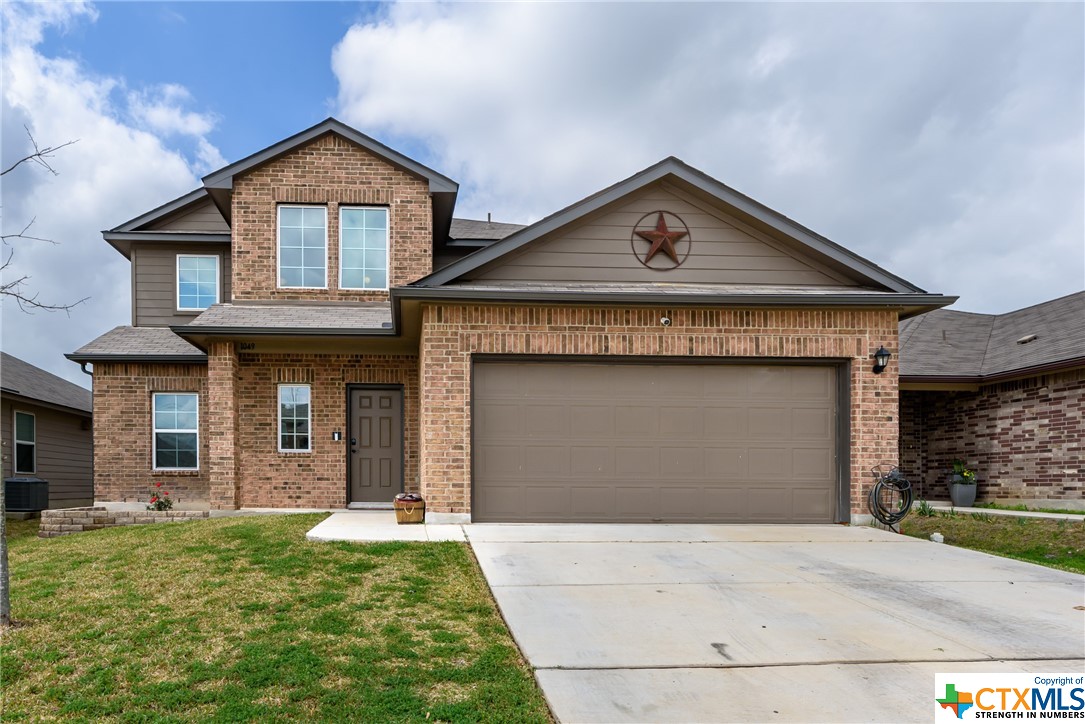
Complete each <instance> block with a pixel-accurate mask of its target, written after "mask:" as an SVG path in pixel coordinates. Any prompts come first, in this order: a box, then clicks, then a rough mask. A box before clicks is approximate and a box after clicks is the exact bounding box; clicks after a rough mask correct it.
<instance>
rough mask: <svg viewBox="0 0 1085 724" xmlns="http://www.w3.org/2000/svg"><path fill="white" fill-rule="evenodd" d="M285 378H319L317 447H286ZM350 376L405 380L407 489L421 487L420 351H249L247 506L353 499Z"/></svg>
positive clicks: (244, 411) (241, 457) (241, 470)
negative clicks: (282, 435) (336, 436)
mask: <svg viewBox="0 0 1085 724" xmlns="http://www.w3.org/2000/svg"><path fill="white" fill-rule="evenodd" d="M282 383H287V384H308V385H311V390H310V393H311V400H312V403H311V404H312V423H311V432H310V434H311V436H312V438H311V445H312V452H307V453H281V452H279V449H278V437H277V436H278V429H277V427H278V385H279V384H282ZM349 384H379V385H402V387H403V419H404V440H403V448H404V471H403V477H404V484H405V487H406V489H407V490H414V491H416V490H418V400H419V397H418V359H417V357H413V356H410V357H404V356H382V355H349V354H250V353H242V354H240V355H238V363H237V388H236V395H237V418H238V427H237V449H238V455H237V458H236V463H237V476H238V477H237V480H238V483H237V498H238V501H239V504H240V506H241V507H245V508H248V507H256V508H264V507H268V508H342V507H345V506H346V504H347V499H346V496H347V488H346V480H347V469H346V464H347V444H348V442H347V438H348V435H347V390H346V386H347V385H349ZM213 392H214V391H213ZM214 394H220V393H218V392H215V393H214ZM336 430H339V431H341V432H342V433H343V434H342V438H343V439H342V440H340V441H338V442H337V441H334V440H333V439H332V433H333V432H334V431H336ZM397 492H398V491H397ZM224 507H229V506H224Z"/></svg>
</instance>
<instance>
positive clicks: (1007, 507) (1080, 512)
mask: <svg viewBox="0 0 1085 724" xmlns="http://www.w3.org/2000/svg"><path fill="white" fill-rule="evenodd" d="M974 507H976V508H993V509H995V510H1020V511H1026V512H1029V513H1064V514H1068V515H1082V516H1085V510H1069V509H1067V508H1030V507H1028V506H1027V505H1024V504H1020V505H1001V504H1000V503H976V504H975V506H974Z"/></svg>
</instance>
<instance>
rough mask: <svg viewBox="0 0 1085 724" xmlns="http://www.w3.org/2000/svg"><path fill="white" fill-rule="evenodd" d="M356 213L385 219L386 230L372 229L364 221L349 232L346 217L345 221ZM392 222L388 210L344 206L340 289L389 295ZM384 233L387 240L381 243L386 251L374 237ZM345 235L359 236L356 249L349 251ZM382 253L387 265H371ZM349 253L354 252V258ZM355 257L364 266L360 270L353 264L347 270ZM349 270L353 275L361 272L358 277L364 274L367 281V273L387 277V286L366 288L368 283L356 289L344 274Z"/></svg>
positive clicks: (374, 207) (340, 250) (383, 263)
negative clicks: (351, 214)
mask: <svg viewBox="0 0 1085 724" xmlns="http://www.w3.org/2000/svg"><path fill="white" fill-rule="evenodd" d="M352 211H361V212H364V214H363V215H364V216H368V215H369V214H375V215H378V217H380V216H382V217H383V224H382V226H383V228H378V227H375V226H374V227H372V228H371V227H370V226H369V225H368V224H367V223H365V222H364V221H363V224H362V226H350V228H348V226H347V224H346V223H345V222H344V220H343V217H344V214H347V213H350V212H352ZM391 220H392V215H391V214H390V213H389V211H388V207H387V206H340V207H339V288H340V289H351V290H361V291H367V292H386V291H388V289H389V287H390V285H391V280H390V279H389V267H390V264H389V251H390V249H389V247H390V246H391V242H390V240H391V238H392V229H391ZM381 231H383V235H384V236H383V239H381V243H382V245H383V249H380V248H379V247H377V246H376V245H375V243H374V242H375V239H374V237H378V236H379V232H381ZM345 232H346V233H352V234H355V235H356V236H358V237H359V239H358V240H352V246H351V247H350V248H346V243H345V239H344V236H345ZM358 241H360V242H361V243H360V245H358ZM378 251H383V252H384V253H383V261H382V262H381V265H380V266H378V265H376V264H373V265H371V264H370V263H369V260H371V259H373V258H374V256H376V252H378ZM345 252H350V254H347V253H345ZM352 257H356V258H359V259H361V260H362V264H361V265H360V266H359V265H357V264H352V265H351V266H347V260H348V259H349V258H352ZM348 269H349V270H350V271H351V272H357V273H360V274H362V276H363V277H364V276H365V275H366V273H367V272H379V273H381V274H383V276H384V282H383V284H366V283H365V282H363V283H362V285H361V286H357V285H354V284H348V283H347V279H346V274H345V273H344V272H346V271H347V270H348Z"/></svg>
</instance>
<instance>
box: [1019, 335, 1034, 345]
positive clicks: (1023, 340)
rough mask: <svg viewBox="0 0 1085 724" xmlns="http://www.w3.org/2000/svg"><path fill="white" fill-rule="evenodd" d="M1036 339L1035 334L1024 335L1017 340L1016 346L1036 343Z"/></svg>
mask: <svg viewBox="0 0 1085 724" xmlns="http://www.w3.org/2000/svg"><path fill="white" fill-rule="evenodd" d="M1036 339H1037V337H1036V335H1035V334H1026V335H1025V336H1024V337H1022V338H1021V339H1019V340H1017V344H1028V343H1029V342H1034V341H1036Z"/></svg>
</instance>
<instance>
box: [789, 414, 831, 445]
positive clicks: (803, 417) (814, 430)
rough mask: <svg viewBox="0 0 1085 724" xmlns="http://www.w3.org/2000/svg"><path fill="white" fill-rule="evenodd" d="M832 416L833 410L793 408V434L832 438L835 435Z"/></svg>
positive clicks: (804, 436) (817, 438) (795, 436)
mask: <svg viewBox="0 0 1085 724" xmlns="http://www.w3.org/2000/svg"><path fill="white" fill-rule="evenodd" d="M832 417H833V416H832V411H831V410H826V409H809V408H795V409H793V410H791V436H792V437H794V438H802V439H816V440H830V439H832V437H833V422H832Z"/></svg>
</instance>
